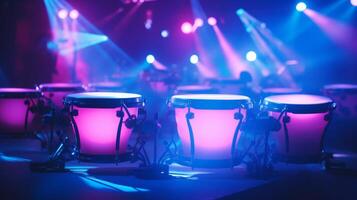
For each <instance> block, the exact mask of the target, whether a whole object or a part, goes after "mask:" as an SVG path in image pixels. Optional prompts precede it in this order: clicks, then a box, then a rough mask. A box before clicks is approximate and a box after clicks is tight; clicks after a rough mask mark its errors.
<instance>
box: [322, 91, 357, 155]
mask: <svg viewBox="0 0 357 200" xmlns="http://www.w3.org/2000/svg"><path fill="white" fill-rule="evenodd" d="M323 92H324V94H325V95H326V96H328V97H330V98H331V99H332V100H333V101H334V102H336V105H337V107H336V110H335V112H334V115H333V118H332V121H331V125H330V127H329V129H328V132H327V138H328V141H327V143H326V146H327V147H328V148H329V149H331V151H336V150H338V151H350V152H354V153H356V152H357V85H352V84H332V85H326V86H325V87H324V89H323Z"/></svg>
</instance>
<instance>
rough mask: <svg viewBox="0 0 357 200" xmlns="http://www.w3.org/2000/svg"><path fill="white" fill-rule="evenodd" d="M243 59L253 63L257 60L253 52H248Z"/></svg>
mask: <svg viewBox="0 0 357 200" xmlns="http://www.w3.org/2000/svg"><path fill="white" fill-rule="evenodd" d="M245 59H247V61H249V62H254V61H255V60H257V54H256V53H255V52H254V51H248V52H247V54H246V55H245Z"/></svg>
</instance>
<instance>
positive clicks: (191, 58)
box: [190, 54, 199, 65]
mask: <svg viewBox="0 0 357 200" xmlns="http://www.w3.org/2000/svg"><path fill="white" fill-rule="evenodd" d="M198 61H199V58H198V55H196V54H193V55H192V56H191V57H190V63H191V64H194V65H195V64H197V63H198Z"/></svg>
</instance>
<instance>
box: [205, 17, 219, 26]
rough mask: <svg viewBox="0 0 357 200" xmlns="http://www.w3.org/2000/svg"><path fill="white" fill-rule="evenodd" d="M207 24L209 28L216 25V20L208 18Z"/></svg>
mask: <svg viewBox="0 0 357 200" xmlns="http://www.w3.org/2000/svg"><path fill="white" fill-rule="evenodd" d="M207 23H208V24H209V25H211V26H214V25H216V24H217V19H216V18H214V17H209V18H208V19H207Z"/></svg>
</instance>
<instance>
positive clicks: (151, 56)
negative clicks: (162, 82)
mask: <svg viewBox="0 0 357 200" xmlns="http://www.w3.org/2000/svg"><path fill="white" fill-rule="evenodd" d="M146 62H147V63H149V64H152V63H153V62H155V57H154V56H153V55H151V54H149V55H147V56H146Z"/></svg>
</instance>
